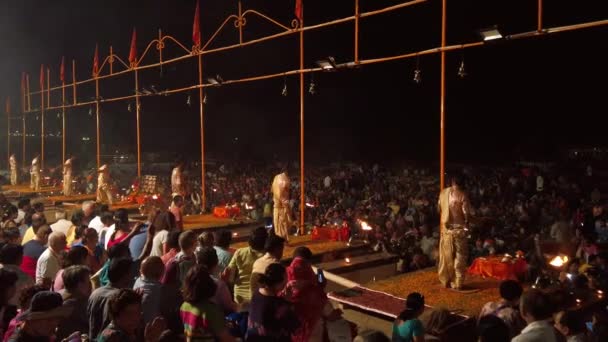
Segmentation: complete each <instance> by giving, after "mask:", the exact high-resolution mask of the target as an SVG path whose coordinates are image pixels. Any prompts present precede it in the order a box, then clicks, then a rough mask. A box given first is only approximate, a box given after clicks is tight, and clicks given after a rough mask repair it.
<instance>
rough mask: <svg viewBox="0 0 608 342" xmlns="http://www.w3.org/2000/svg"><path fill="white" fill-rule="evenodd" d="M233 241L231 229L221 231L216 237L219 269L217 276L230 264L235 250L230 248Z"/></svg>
mask: <svg viewBox="0 0 608 342" xmlns="http://www.w3.org/2000/svg"><path fill="white" fill-rule="evenodd" d="M231 242H232V233H231V232H230V231H229V230H222V231H220V232H219V233H218V234H217V236H216V238H215V246H213V248H215V252H216V253H217V259H218V261H219V262H218V264H217V271H216V274H215V276H219V275H220V274H222V273H223V272H224V270H225V269H226V267H228V264H230V260H231V259H232V254H234V251H232V250H230V243H231Z"/></svg>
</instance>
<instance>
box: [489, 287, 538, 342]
mask: <svg viewBox="0 0 608 342" xmlns="http://www.w3.org/2000/svg"><path fill="white" fill-rule="evenodd" d="M499 291H500V297H501V298H502V299H501V300H499V301H497V302H489V303H486V304H485V305H484V306H483V308H482V309H481V312H480V314H479V319H481V318H482V317H484V316H487V315H493V316H496V317H498V318H500V319H502V320H503V321H504V322H505V324H506V325H507V327H508V328H509V332H510V333H509V336H510V337H511V338H513V337H515V336H516V335H518V334H519V333H520V332H521V330H522V329H523V328H524V327H525V325H526V322H524V320H523V319H522V317H521V314H520V313H519V309H518V307H519V301H520V298H521V294H522V293H523V288H522V287H521V285H520V284H519V283H518V282H516V281H514V280H505V281H503V282H501V283H500V289H499ZM478 321H479V320H478Z"/></svg>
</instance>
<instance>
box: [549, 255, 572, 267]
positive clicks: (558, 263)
mask: <svg viewBox="0 0 608 342" xmlns="http://www.w3.org/2000/svg"><path fill="white" fill-rule="evenodd" d="M567 262H568V257H567V256H563V257H562V256H559V255H558V256H556V257H555V258H553V259H552V260H551V261H550V262H549V265H551V266H554V267H562V266H564V265H565V264H566V263H567Z"/></svg>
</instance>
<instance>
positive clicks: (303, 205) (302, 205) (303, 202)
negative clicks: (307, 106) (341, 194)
mask: <svg viewBox="0 0 608 342" xmlns="http://www.w3.org/2000/svg"><path fill="white" fill-rule="evenodd" d="M303 28H304V9H302V19H301V20H300V234H304V210H305V209H306V195H305V189H304V186H305V184H304V183H305V180H304V30H303Z"/></svg>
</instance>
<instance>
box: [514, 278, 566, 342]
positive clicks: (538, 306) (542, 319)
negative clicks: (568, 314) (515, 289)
mask: <svg viewBox="0 0 608 342" xmlns="http://www.w3.org/2000/svg"><path fill="white" fill-rule="evenodd" d="M519 309H520V310H521V316H522V317H523V318H524V320H526V323H528V325H527V326H526V327H525V328H524V329H523V330H522V331H521V333H520V334H519V335H517V336H515V337H514V338H513V339H512V342H526V341H543V342H557V336H556V334H555V330H554V329H553V326H552V325H551V323H549V322H548V320H549V319H550V318H551V316H552V314H553V305H552V303H551V300H550V298H549V297H548V296H547V295H546V294H545V293H543V292H542V291H540V290H536V289H531V290H529V291H528V292H526V293H524V294H523V295H522V296H521V302H520V305H519Z"/></svg>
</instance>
